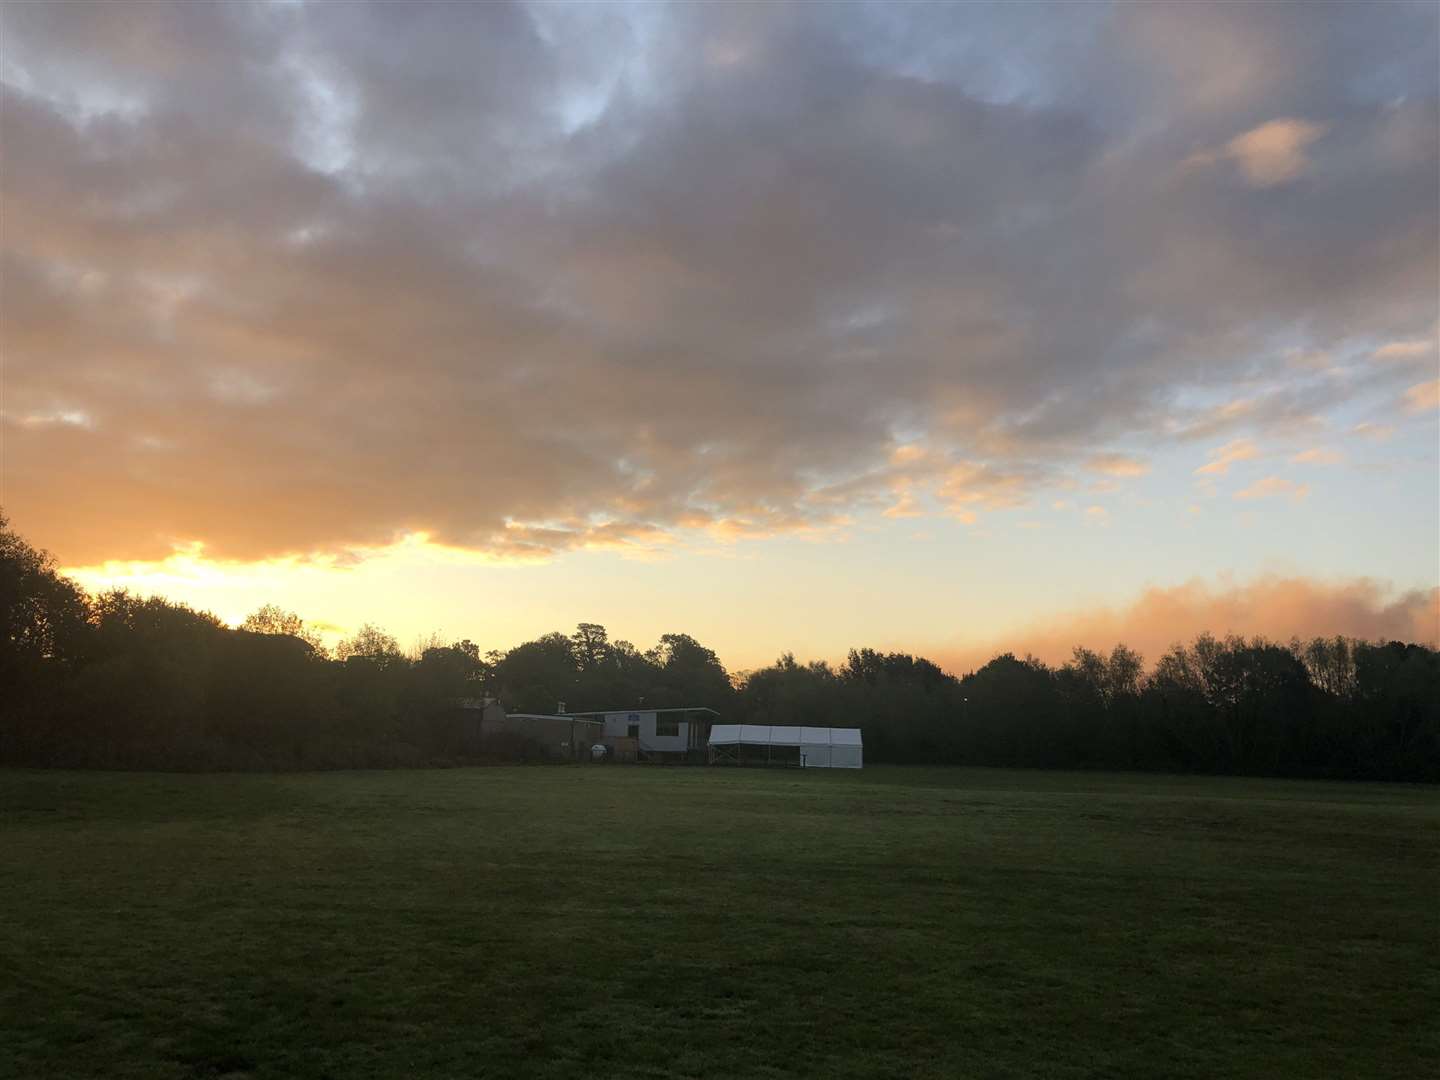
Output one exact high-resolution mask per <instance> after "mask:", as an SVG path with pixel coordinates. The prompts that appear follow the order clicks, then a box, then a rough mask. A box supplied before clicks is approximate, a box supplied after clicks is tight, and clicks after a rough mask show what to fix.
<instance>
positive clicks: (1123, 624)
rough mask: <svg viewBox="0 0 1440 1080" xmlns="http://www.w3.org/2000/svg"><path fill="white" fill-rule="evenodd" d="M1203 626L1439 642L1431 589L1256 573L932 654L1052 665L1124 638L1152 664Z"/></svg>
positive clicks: (1437, 608) (1437, 596) (1438, 591)
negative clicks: (1079, 649) (1009, 655)
mask: <svg viewBox="0 0 1440 1080" xmlns="http://www.w3.org/2000/svg"><path fill="white" fill-rule="evenodd" d="M1204 631H1209V632H1211V633H1214V634H1222V635H1223V634H1230V633H1235V634H1243V635H1246V636H1252V635H1261V636H1264V637H1267V638H1271V639H1273V640H1276V641H1288V640H1289V639H1290V638H1292V637H1299V638H1302V639H1304V638H1311V637H1316V636H1330V635H1334V634H1344V635H1345V636H1347V637H1357V638H1364V639H1367V640H1399V641H1414V642H1421V643H1424V644H1427V645H1430V646H1432V647H1433V646H1437V645H1440V588H1431V589H1411V590H1408V591H1404V592H1397V591H1396V590H1395V589H1394V588H1392V587H1391V586H1389V585H1387V584H1385V583H1383V582H1380V581H1376V580H1374V579H1372V578H1351V579H1347V580H1336V581H1326V580H1318V579H1315V578H1305V577H1280V576H1266V577H1261V578H1258V579H1256V580H1254V581H1250V582H1248V583H1244V584H1234V583H1231V582H1230V581H1228V580H1225V579H1222V580H1221V581H1220V582H1218V583H1207V582H1205V581H1201V580H1199V579H1196V580H1192V581H1188V582H1185V583H1184V584H1181V585H1173V586H1152V587H1150V588H1147V589H1145V590H1144V591H1143V592H1142V593H1141V594H1140V596H1139V597H1138V598H1137V599H1136V600H1135V601H1134V602H1132V603H1130V604H1127V605H1124V606H1121V607H1097V608H1093V609H1089V610H1079V611H1072V612H1069V613H1066V614H1063V615H1060V616H1057V617H1055V618H1051V619H1046V620H1043V621H1037V622H1035V623H1033V624H1032V625H1030V626H1028V627H1025V628H1023V629H1020V630H1016V631H1014V632H1012V633H1008V634H1004V635H1001V636H997V637H995V638H994V639H992V640H990V641H988V642H984V643H980V644H975V645H971V646H961V647H957V648H954V649H950V650H948V651H946V650H940V651H938V652H937V654H936V659H937V661H938V662H939V663H940V664H941V665H942V666H943V667H945V668H946V669H948V670H950V671H955V672H965V671H971V670H974V668H976V667H978V666H979V665H980V664H983V663H985V662H986V661H987V660H989V659H990V658H991V657H992V656H994V655H996V654H997V653H999V652H1003V651H1011V652H1014V653H1016V654H1017V655H1023V654H1025V653H1027V652H1028V653H1031V654H1033V655H1035V656H1037V657H1039V658H1040V659H1041V660H1044V661H1045V662H1046V663H1051V664H1058V663H1063V662H1064V661H1065V660H1066V659H1067V658H1068V657H1069V656H1070V654H1071V652H1072V650H1073V649H1074V648H1075V647H1076V646H1077V645H1081V646H1085V647H1087V648H1096V649H1102V648H1103V649H1108V648H1110V647H1111V646H1113V645H1114V644H1115V643H1116V642H1124V643H1125V644H1126V645H1129V646H1130V647H1131V648H1133V649H1138V650H1139V651H1140V653H1141V654H1142V655H1143V656H1144V657H1145V659H1146V661H1147V662H1148V663H1151V664H1153V663H1154V662H1155V660H1156V659H1158V658H1159V657H1160V656H1161V655H1162V654H1163V653H1164V652H1165V651H1166V650H1167V649H1168V648H1169V647H1170V646H1171V645H1173V644H1175V643H1176V642H1180V641H1188V640H1190V639H1192V638H1194V637H1195V635H1197V634H1200V633H1202V632H1204Z"/></svg>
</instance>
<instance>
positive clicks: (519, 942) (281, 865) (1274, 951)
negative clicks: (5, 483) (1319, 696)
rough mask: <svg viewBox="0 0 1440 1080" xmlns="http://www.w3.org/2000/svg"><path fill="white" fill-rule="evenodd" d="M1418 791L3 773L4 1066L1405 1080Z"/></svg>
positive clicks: (982, 780) (0, 1060) (1425, 881)
mask: <svg viewBox="0 0 1440 1080" xmlns="http://www.w3.org/2000/svg"><path fill="white" fill-rule="evenodd" d="M1437 851H1440V792H1437V791H1436V790H1435V789H1425V788H1417V787H1409V786H1401V785H1395V786H1382V785H1359V784H1329V783H1306V782H1287V781H1260V780H1241V779H1198V778H1177V777H1158V776H1132V775H1116V774H1078V773H1045V772H1005V771H998V770H967V769H934V770H921V769H897V768H871V769H867V770H866V771H864V772H862V773H840V772H836V773H824V772H808V773H798V772H761V771H719V770H705V769H663V768H626V767H588V768H563V767H556V768H494V769H466V770H454V771H426V772H373V773H333V774H303V775H282V776H170V775H153V774H118V773H110V774H105V773H91V774H82V773H46V772H0V1075H4V1076H6V1077H10V1076H14V1077H17V1078H20V1077H25V1078H31V1077H33V1078H43V1077H66V1078H81V1077H89V1076H97V1077H98V1076H105V1077H145V1078H147V1080H149V1078H155V1080H164V1078H167V1077H174V1078H179V1077H198V1076H226V1075H230V1076H236V1077H239V1076H253V1077H280V1076H307V1077H311V1076H313V1077H334V1078H336V1080H341V1078H343V1080H352V1078H361V1077H457V1078H459V1077H525V1076H532V1077H588V1076H625V1077H637V1078H638V1077H702V1076H703V1077H788V1076H816V1077H827V1078H830V1077H896V1078H910V1077H947V1078H950V1077H984V1078H999V1077H1121V1076H1131V1077H1146V1078H1150V1077H1204V1078H1207V1080H1208V1078H1213V1077H1222V1076H1224V1077H1267V1078H1269V1077H1277V1076H1293V1077H1307V1078H1311V1077H1313V1078H1330V1077H1396V1078H1404V1080H1415V1078H1418V1077H1422V1076H1434V1075H1440V1023H1437V1016H1440V958H1437V950H1440V865H1437Z"/></svg>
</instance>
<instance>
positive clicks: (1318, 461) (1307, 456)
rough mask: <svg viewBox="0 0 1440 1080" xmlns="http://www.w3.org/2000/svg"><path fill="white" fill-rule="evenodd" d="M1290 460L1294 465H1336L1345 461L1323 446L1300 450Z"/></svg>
mask: <svg viewBox="0 0 1440 1080" xmlns="http://www.w3.org/2000/svg"><path fill="white" fill-rule="evenodd" d="M1290 460H1291V461H1292V462H1293V463H1294V464H1296V465H1338V464H1340V462H1342V461H1344V460H1345V457H1344V455H1343V454H1341V453H1340V452H1339V451H1337V450H1327V449H1326V448H1325V447H1323V446H1313V447H1311V448H1310V449H1309V450H1302V451H1300V453H1298V454H1293V455H1292V456H1291V458H1290Z"/></svg>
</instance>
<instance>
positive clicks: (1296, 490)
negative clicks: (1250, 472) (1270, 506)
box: [1235, 476, 1310, 502]
mask: <svg viewBox="0 0 1440 1080" xmlns="http://www.w3.org/2000/svg"><path fill="white" fill-rule="evenodd" d="M1309 494H1310V485H1309V484H1297V483H1296V482H1295V481H1293V480H1286V479H1285V478H1284V477H1283V476H1267V477H1265V478H1264V479H1262V480H1256V481H1255V482H1254V483H1253V484H1251V485H1250V486H1249V487H1247V488H1243V489H1241V490H1240V491H1237V492H1235V498H1237V499H1276V498H1282V497H1288V498H1290V499H1292V500H1293V501H1295V502H1300V501H1301V500H1302V499H1304V498H1305V497H1306V496H1307V495H1309Z"/></svg>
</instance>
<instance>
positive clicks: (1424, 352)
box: [1371, 338, 1435, 363]
mask: <svg viewBox="0 0 1440 1080" xmlns="http://www.w3.org/2000/svg"><path fill="white" fill-rule="evenodd" d="M1434 348H1435V343H1434V342H1433V341H1426V340H1424V339H1423V338H1422V339H1420V340H1417V341H1392V342H1390V343H1389V344H1388V345H1382V346H1380V348H1378V349H1376V350H1375V352H1374V353H1372V354H1371V359H1374V360H1380V361H1386V362H1396V361H1398V362H1401V363H1408V362H1410V361H1412V360H1420V359H1423V358H1424V357H1426V356H1429V355H1430V351H1431V350H1432V349H1434Z"/></svg>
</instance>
